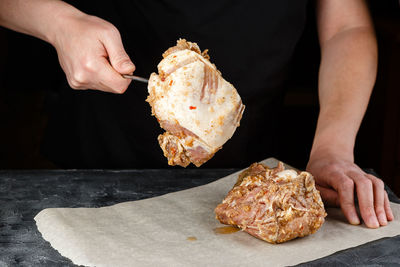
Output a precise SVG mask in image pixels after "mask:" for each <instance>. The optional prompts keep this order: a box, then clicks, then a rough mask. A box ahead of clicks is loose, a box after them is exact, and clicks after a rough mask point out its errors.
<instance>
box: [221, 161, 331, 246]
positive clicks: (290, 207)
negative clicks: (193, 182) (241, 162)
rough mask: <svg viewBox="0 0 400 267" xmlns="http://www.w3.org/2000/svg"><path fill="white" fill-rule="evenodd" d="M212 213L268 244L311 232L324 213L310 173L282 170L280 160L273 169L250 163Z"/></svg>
mask: <svg viewBox="0 0 400 267" xmlns="http://www.w3.org/2000/svg"><path fill="white" fill-rule="evenodd" d="M215 213H216V218H217V219H218V220H219V221H220V222H221V223H224V224H230V225H234V226H237V227H239V228H241V229H242V230H243V231H245V232H247V233H249V234H251V235H253V236H255V237H257V238H259V239H262V240H265V241H268V242H270V243H282V242H285V241H288V240H291V239H294V238H296V237H303V236H306V235H309V234H313V233H315V232H316V231H317V230H318V229H319V228H320V227H321V226H322V224H323V223H324V221H325V219H324V217H325V216H326V212H325V209H324V204H323V203H322V200H321V196H320V194H319V191H318V190H317V189H316V188H315V182H314V178H313V176H312V175H311V174H310V173H308V172H301V173H300V174H298V173H297V172H296V171H295V170H285V169H284V166H283V164H282V163H281V162H280V163H279V164H278V166H277V167H276V168H273V169H270V168H268V167H267V166H265V165H263V164H258V163H254V164H252V165H251V166H250V168H248V169H247V170H245V171H244V172H242V173H241V174H240V175H239V178H238V181H237V183H236V184H235V186H234V187H233V189H232V190H231V191H230V192H229V193H228V195H227V196H226V197H225V199H224V200H223V202H222V203H221V204H219V205H218V206H217V207H216V209H215Z"/></svg>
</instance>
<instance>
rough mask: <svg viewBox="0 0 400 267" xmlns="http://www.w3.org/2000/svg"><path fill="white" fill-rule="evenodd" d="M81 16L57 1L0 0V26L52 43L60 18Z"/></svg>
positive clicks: (68, 6)
mask: <svg viewBox="0 0 400 267" xmlns="http://www.w3.org/2000/svg"><path fill="white" fill-rule="evenodd" d="M80 13H81V14H83V13H82V12H80V11H79V10H77V9H76V8H74V7H72V6H71V5H68V4H67V3H65V2H63V1H59V0H35V1H33V0H0V25H1V26H4V27H6V28H9V29H12V30H15V31H18V32H22V33H25V34H29V35H32V36H35V37H37V38H40V39H42V40H45V41H47V42H50V43H51V42H52V41H53V39H54V38H55V37H54V34H55V32H56V31H57V30H56V27H57V26H58V24H59V23H60V22H61V21H62V20H60V18H61V17H65V16H68V15H77V14H78V15H79V14H80Z"/></svg>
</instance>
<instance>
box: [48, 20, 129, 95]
mask: <svg viewBox="0 0 400 267" xmlns="http://www.w3.org/2000/svg"><path fill="white" fill-rule="evenodd" d="M62 23H63V25H62V26H61V27H60V31H59V32H58V33H57V34H56V35H55V38H54V40H53V41H52V44H53V46H54V47H55V48H56V50H57V54H58V59H59V61H60V64H61V67H62V69H63V70H64V72H65V74H66V76H67V79H68V83H69V85H70V86H71V87H72V88H74V89H81V90H82V89H97V90H101V91H104V92H111V93H117V94H121V93H124V92H125V90H126V89H127V88H128V86H129V84H130V82H131V81H130V80H129V79H125V78H123V77H122V76H121V74H131V73H132V72H133V71H134V70H135V65H134V64H133V63H132V61H131V60H130V58H129V56H128V55H127V54H126V52H125V50H124V47H123V44H122V41H121V36H120V34H119V31H118V30H117V28H116V27H114V25H112V24H111V23H109V22H107V21H105V20H102V19H100V18H98V17H94V16H89V15H86V14H81V15H79V16H78V15H77V16H75V15H73V16H68V17H64V18H63V21H62Z"/></svg>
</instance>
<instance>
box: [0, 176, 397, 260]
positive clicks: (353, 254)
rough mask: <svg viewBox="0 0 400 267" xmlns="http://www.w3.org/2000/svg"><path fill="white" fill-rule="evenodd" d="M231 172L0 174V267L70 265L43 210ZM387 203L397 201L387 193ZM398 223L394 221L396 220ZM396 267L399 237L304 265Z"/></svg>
mask: <svg viewBox="0 0 400 267" xmlns="http://www.w3.org/2000/svg"><path fill="white" fill-rule="evenodd" d="M234 171H237V170H235V169H212V170H211V169H208V170H207V169H167V170H48V171H46V170H40V171H0V266H74V264H72V262H71V261H70V260H68V259H67V258H64V257H62V256H61V255H60V254H58V252H57V251H55V250H54V249H53V248H52V247H51V246H50V244H49V243H48V242H46V241H45V240H44V239H43V238H42V237H41V235H40V233H39V232H38V230H37V228H36V224H35V221H34V220H33V218H34V217H35V215H36V214H37V213H38V212H39V211H41V210H42V209H45V208H55V207H71V208H72V207H102V206H108V205H113V204H116V203H120V202H125V201H132V200H138V199H144V198H149V197H154V196H159V195H162V194H166V193H169V192H174V191H179V190H183V189H187V188H191V187H195V186H199V185H203V184H206V183H209V182H212V181H214V180H216V179H218V178H221V177H224V176H226V175H228V174H231V173H232V172H234ZM388 192H389V197H390V199H391V201H393V202H397V203H400V200H399V199H398V198H397V197H396V196H395V195H394V194H393V193H392V192H391V191H390V189H388ZM397 219H399V218H397ZM321 264H330V265H341V266H354V265H370V266H371V265H373V266H382V265H392V266H393V265H400V235H399V236H396V237H392V238H384V239H380V240H377V241H374V242H370V243H367V244H364V245H362V246H359V247H356V248H352V249H347V250H344V251H340V252H337V253H335V254H333V255H331V256H328V257H325V258H322V259H319V260H316V261H313V262H309V263H306V264H304V265H310V266H311V265H321Z"/></svg>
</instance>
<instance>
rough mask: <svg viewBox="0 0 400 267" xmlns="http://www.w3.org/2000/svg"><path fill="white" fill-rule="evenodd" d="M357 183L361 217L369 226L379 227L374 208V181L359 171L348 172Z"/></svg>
mask: <svg viewBox="0 0 400 267" xmlns="http://www.w3.org/2000/svg"><path fill="white" fill-rule="evenodd" d="M348 175H349V176H350V177H351V178H352V179H353V180H354V182H355V184H356V190H357V196H358V206H359V207H360V213H361V217H362V218H363V220H364V222H365V224H366V225H367V227H369V228H378V227H379V222H378V219H377V218H376V214H375V209H374V193H373V184H372V181H371V180H370V179H368V178H366V177H365V176H364V175H362V174H360V173H358V172H351V173H349V174H348Z"/></svg>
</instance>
